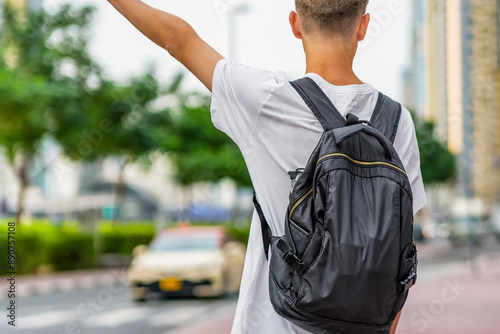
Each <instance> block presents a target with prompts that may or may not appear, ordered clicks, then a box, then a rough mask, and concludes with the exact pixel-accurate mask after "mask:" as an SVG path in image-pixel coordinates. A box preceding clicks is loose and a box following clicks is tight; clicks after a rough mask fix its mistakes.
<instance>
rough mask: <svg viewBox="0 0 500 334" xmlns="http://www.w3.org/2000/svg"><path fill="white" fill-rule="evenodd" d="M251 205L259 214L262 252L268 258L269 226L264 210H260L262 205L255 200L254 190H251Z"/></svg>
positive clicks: (270, 234)
mask: <svg viewBox="0 0 500 334" xmlns="http://www.w3.org/2000/svg"><path fill="white" fill-rule="evenodd" d="M253 205H254V206H255V210H257V214H258V215H259V220H260V228H261V232H262V243H263V246H264V254H265V255H266V260H269V245H270V244H271V236H272V233H271V228H270V227H269V224H268V223H267V220H266V217H265V216H264V212H263V211H262V207H261V206H260V203H259V201H258V200H257V194H256V193H255V191H254V192H253Z"/></svg>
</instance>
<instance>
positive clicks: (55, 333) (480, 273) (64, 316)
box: [0, 240, 500, 334]
mask: <svg viewBox="0 0 500 334" xmlns="http://www.w3.org/2000/svg"><path fill="white" fill-rule="evenodd" d="M473 253H475V254H476V256H477V258H476V260H475V261H474V262H473V263H474V265H471V262H470V261H464V260H465V259H466V258H467V257H469V256H470V254H473ZM419 255H420V264H419V278H418V283H417V285H416V286H415V287H413V288H412V290H411V292H410V297H409V299H408V303H407V305H406V306H405V309H404V311H403V316H402V318H401V323H400V326H399V330H398V334H420V333H424V334H435V333H439V334H448V333H450V334H451V333H453V334H466V333H467V334H468V333H474V334H496V333H500V331H499V330H498V328H500V320H499V319H500V311H498V310H499V307H500V306H499V305H500V304H499V302H498V300H499V298H500V284H499V283H498V282H500V247H499V245H498V244H497V243H489V244H487V245H485V247H483V248H481V249H480V250H477V251H474V252H470V251H468V250H467V249H466V248H462V249H455V248H452V247H450V246H449V244H448V243H447V242H446V241H444V240H443V241H437V242H432V243H428V244H422V245H420V246H419ZM471 272H472V273H473V274H472V275H471ZM65 275H66V276H65ZM84 276H85V275H83V274H81V273H68V274H58V275H57V277H59V278H58V280H56V279H54V278H47V279H46V282H43V278H42V277H40V278H39V277H38V276H35V277H31V278H26V279H25V281H24V282H21V281H20V286H22V288H20V289H19V290H20V292H23V293H25V295H24V296H22V297H20V298H18V299H17V319H16V327H15V329H14V328H12V327H11V326H7V321H8V319H7V318H6V317H5V315H6V313H7V311H6V308H5V307H6V306H7V305H8V304H7V303H8V299H6V298H3V299H1V298H2V296H4V295H5V293H4V292H2V293H1V295H0V309H1V310H4V311H2V312H0V316H1V318H0V319H3V320H1V322H0V333H2V334H3V333H20V334H104V333H106V334H229V332H230V328H231V324H232V320H233V316H234V310H235V306H236V297H233V298H220V299H177V300H167V299H161V298H152V299H150V300H148V301H147V302H146V303H142V304H137V303H133V302H131V301H130V298H129V295H128V291H127V288H126V287H127V282H126V279H125V278H124V277H126V276H124V272H123V271H122V270H111V271H100V272H99V273H98V274H95V273H94V274H92V275H87V277H84ZM75 277H78V278H79V280H78V281H76V280H75ZM21 283H22V284H21ZM41 283H43V284H41ZM96 283H97V285H96ZM2 284H3V282H2ZM35 286H37V289H36V292H35V289H34V287H35ZM56 288H57V289H56ZM0 290H1V289H0ZM30 290H31V292H30V293H27V292H28V291H30ZM153 297H154V296H153ZM262 334H266V333H262ZM275 334H284V333H275Z"/></svg>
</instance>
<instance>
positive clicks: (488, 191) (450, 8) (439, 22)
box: [424, 0, 500, 203]
mask: <svg viewBox="0 0 500 334" xmlns="http://www.w3.org/2000/svg"><path fill="white" fill-rule="evenodd" d="M499 3H500V1H499V0H495V1H492V0H446V1H441V0H425V14H426V15H425V31H426V34H425V37H426V38H425V53H424V54H425V63H426V65H425V69H426V71H425V77H426V80H425V86H426V88H425V92H426V97H425V101H426V104H425V115H426V116H427V119H430V120H433V121H435V122H436V125H437V129H438V134H440V135H441V136H440V138H442V139H445V140H446V141H447V143H448V147H449V149H450V150H451V151H452V152H453V153H455V154H456V155H457V157H458V162H459V164H458V165H459V170H458V175H459V176H458V179H459V180H458V181H459V182H458V183H459V191H460V194H461V196H463V197H466V198H472V197H480V198H481V199H483V200H484V201H485V202H486V203H493V202H494V201H498V200H499V199H500V198H499V194H500V169H499V163H498V162H499V157H500V145H499V143H500V137H499V126H500V124H499V120H500V111H499V88H498V81H499V77H500V75H499V67H500V65H499V64H500V62H499V59H498V52H499V36H498V32H499V31H500V30H498V29H499V28H498V25H499V19H498V15H499V14H500V10H499V7H500V5H499Z"/></svg>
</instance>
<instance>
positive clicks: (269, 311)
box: [108, 0, 426, 334]
mask: <svg viewBox="0 0 500 334" xmlns="http://www.w3.org/2000/svg"><path fill="white" fill-rule="evenodd" d="M108 1H109V2H110V3H111V4H112V5H113V6H114V7H115V8H116V9H117V10H118V11H119V12H121V13H122V14H123V15H124V16H125V17H126V18H127V19H128V20H129V21H130V22H131V23H132V24H133V25H134V26H135V27H137V28H138V29H139V30H140V31H141V32H142V33H143V34H144V35H146V36H147V37H148V38H150V39H151V40H152V41H153V42H155V43H156V44H158V45H159V46H161V47H163V48H165V49H166V50H167V51H168V52H169V53H170V54H171V55H172V56H173V57H174V58H175V59H177V60H178V61H180V62H181V63H182V64H184V65H185V66H186V67H187V69H188V70H190V71H191V72H192V73H193V74H194V75H195V76H196V77H197V78H198V79H199V80H200V81H201V82H202V83H203V84H204V85H205V86H206V87H207V88H208V89H209V90H210V91H212V93H213V97H212V106H211V113H212V121H213V123H214V125H215V126H216V127H217V128H218V129H220V130H221V131H223V132H225V133H226V134H227V135H228V136H230V137H231V138H232V139H233V140H234V142H235V143H236V144H237V145H238V146H239V147H240V149H241V151H242V153H243V156H244V158H245V161H246V164H247V167H248V170H249V172H250V175H251V177H252V181H253V185H254V188H255V190H256V192H257V193H258V194H259V200H260V203H261V204H262V209H263V211H264V214H265V216H266V217H267V219H268V221H269V223H270V224H271V230H272V233H273V235H277V236H281V235H283V233H284V217H285V211H286V207H287V204H288V193H289V187H290V178H289V176H288V174H287V172H288V171H291V170H296V169H297V168H300V167H304V166H305V164H306V162H307V159H308V158H309V155H310V154H311V152H312V151H313V149H314V147H315V145H316V143H317V142H318V140H319V138H320V137H321V134H322V132H323V129H322V127H321V125H320V123H319V122H318V120H317V119H316V118H315V117H314V115H313V114H312V113H311V111H310V110H309V108H308V107H307V106H306V104H305V103H304V102H303V101H302V99H301V98H300V96H299V95H298V94H297V93H296V91H295V90H294V89H293V88H292V86H291V85H290V84H289V82H288V79H287V77H286V75H285V74H284V73H282V72H272V71H265V70H260V69H256V68H251V67H246V66H243V65H240V64H236V63H233V62H231V61H228V60H225V59H224V58H223V57H222V56H221V55H220V54H219V53H217V52H216V51H215V50H214V49H213V48H211V47H210V46H209V45H208V44H206V43H205V42H204V41H203V40H201V39H200V37H198V35H197V34H196V33H195V31H194V30H193V29H192V28H191V26H190V25H188V24H187V23H186V22H185V21H183V20H182V19H180V18H178V17H176V16H174V15H171V14H168V13H165V12H162V11H160V10H157V9H154V8H152V7H150V6H148V5H146V4H144V3H143V2H141V1H139V0H108ZM367 4H368V0H296V7H297V12H291V13H290V24H291V28H292V32H293V34H294V35H295V37H297V38H299V39H301V40H302V42H303V46H304V51H305V54H306V63H307V67H306V73H307V74H306V76H308V77H310V78H312V79H313V80H314V81H315V82H316V83H317V84H318V85H319V86H320V87H321V88H322V90H323V91H324V92H325V93H326V95H327V96H328V98H330V99H331V101H332V102H333V103H334V105H335V106H336V107H337V109H338V110H339V111H340V112H341V113H342V114H343V115H344V116H345V115H346V114H347V113H349V112H351V113H353V114H355V115H356V116H358V117H359V118H360V119H366V120H369V119H370V117H371V113H372V112H373V110H374V108H375V104H376V101H377V97H378V91H377V90H376V89H375V88H374V87H372V86H371V85H369V84H368V83H364V82H363V81H361V80H360V79H359V78H358V77H357V76H356V75H355V74H354V71H353V69H352V63H353V59H354V56H355V54H356V51H357V47H358V43H359V42H360V41H361V40H363V39H364V37H365V35H366V31H367V28H368V23H369V21H370V16H369V14H365V11H366V7H367ZM283 56H285V55H283ZM394 147H395V149H396V151H397V152H398V154H399V156H400V158H401V160H402V162H403V164H404V166H405V169H406V172H407V174H408V176H409V180H410V182H411V186H412V190H413V199H414V203H413V206H414V207H413V211H414V213H416V212H417V211H418V210H419V209H421V208H422V207H423V206H424V205H425V204H426V198H425V193H424V188H423V184H422V178H421V174H420V158H419V153H418V146H417V141H416V137H415V128H414V125H413V122H412V119H411V117H410V113H409V112H408V111H407V110H406V109H404V110H403V113H402V116H401V119H400V123H399V127H398V132H397V135H396V139H395V142H394ZM398 319H399V317H398ZM396 326H397V320H396V321H395V322H394V326H393V330H392V332H395V329H396ZM232 333H233V334H252V333H255V334H266V333H273V334H285V333H308V332H306V331H304V330H303V329H300V328H298V327H296V326H295V325H293V324H291V323H289V322H287V321H286V320H284V319H283V318H281V317H280V316H279V315H278V314H276V313H275V312H274V311H273V308H272V306H271V303H270V299H269V293H268V264H267V261H266V259H265V256H264V251H263V249H262V237H261V231H260V223H259V220H258V217H256V215H254V218H253V220H252V226H251V232H250V239H249V245H248V251H247V257H246V262H245V269H244V273H243V279H242V284H241V292H240V298H239V301H238V306H237V310H236V316H235V321H234V325H233V330H232Z"/></svg>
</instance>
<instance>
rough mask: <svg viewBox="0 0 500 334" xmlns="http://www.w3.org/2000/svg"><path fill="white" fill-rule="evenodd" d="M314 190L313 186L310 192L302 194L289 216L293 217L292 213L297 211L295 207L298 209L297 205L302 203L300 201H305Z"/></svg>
mask: <svg viewBox="0 0 500 334" xmlns="http://www.w3.org/2000/svg"><path fill="white" fill-rule="evenodd" d="M312 192H313V188H311V189H309V191H308V192H306V193H305V194H304V196H302V197H301V198H300V199H299V200H298V201H297V202H296V203H295V204H294V205H293V207H292V209H291V210H290V214H289V215H288V218H291V217H292V214H293V212H294V211H295V209H297V207H298V206H299V205H300V203H302V202H304V200H305V199H306V198H307V197H308V196H309V195H311V194H312Z"/></svg>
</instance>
